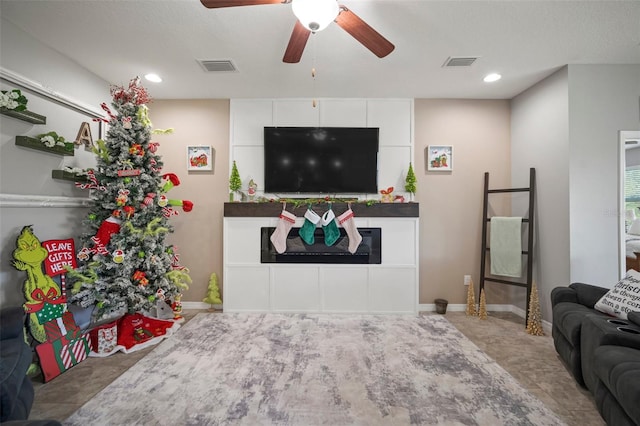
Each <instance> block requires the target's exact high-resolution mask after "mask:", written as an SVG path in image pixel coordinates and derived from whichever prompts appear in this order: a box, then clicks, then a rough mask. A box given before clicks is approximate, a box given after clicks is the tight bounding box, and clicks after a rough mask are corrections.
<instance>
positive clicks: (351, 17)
mask: <svg viewBox="0 0 640 426" xmlns="http://www.w3.org/2000/svg"><path fill="white" fill-rule="evenodd" d="M200 2H201V3H202V4H203V5H204V6H205V7H207V8H210V9H216V8H223V7H235V6H256V5H262V4H275V3H280V4H288V3H291V6H292V9H293V13H294V14H295V15H296V17H297V18H298V20H297V21H296V23H295V26H294V27H293V32H292V33H291V38H290V39H289V44H288V45H287V50H286V51H285V52H284V57H283V58H282V61H283V62H286V63H290V64H293V63H297V62H300V58H301V57H302V52H303V51H304V48H305V46H306V44H307V40H308V39H309V35H310V34H311V33H312V32H313V33H315V32H317V31H321V30H323V29H324V28H326V26H327V25H329V24H330V23H331V22H332V21H333V22H335V23H336V24H338V26H339V27H340V28H342V29H343V30H345V31H346V32H348V33H349V34H351V36H352V37H353V38H355V39H356V40H358V41H359V42H360V43H362V45H364V47H366V48H367V49H369V50H370V51H371V52H373V54H374V55H376V56H377V57H379V58H384V57H385V56H387V55H388V54H389V53H391V52H392V51H393V49H394V48H395V46H394V45H393V44H391V42H389V40H387V39H386V38H384V37H383V36H381V35H380V33H378V32H377V31H376V30H374V29H373V28H372V27H371V26H369V24H367V23H366V22H364V21H363V20H362V19H360V18H359V17H358V16H357V15H356V14H355V13H353V12H352V11H351V10H350V9H348V8H346V7H345V6H342V5H339V4H338V2H337V0H200Z"/></svg>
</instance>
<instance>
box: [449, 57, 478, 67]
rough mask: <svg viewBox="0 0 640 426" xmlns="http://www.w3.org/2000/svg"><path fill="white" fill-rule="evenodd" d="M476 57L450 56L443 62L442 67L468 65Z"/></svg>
mask: <svg viewBox="0 0 640 426" xmlns="http://www.w3.org/2000/svg"><path fill="white" fill-rule="evenodd" d="M476 59H478V57H477V56H475V57H474V56H465V57H460V56H458V57H454V56H450V57H448V58H447V60H446V61H445V62H444V65H442V66H443V67H470V66H471V65H472V64H473V63H474V62H475V61H476Z"/></svg>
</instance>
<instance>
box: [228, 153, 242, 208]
mask: <svg viewBox="0 0 640 426" xmlns="http://www.w3.org/2000/svg"><path fill="white" fill-rule="evenodd" d="M240 188H242V180H240V173H238V166H236V162H235V160H234V161H233V166H232V167H231V177H229V190H230V191H231V192H230V193H229V201H233V194H234V192H237V191H239V190H240Z"/></svg>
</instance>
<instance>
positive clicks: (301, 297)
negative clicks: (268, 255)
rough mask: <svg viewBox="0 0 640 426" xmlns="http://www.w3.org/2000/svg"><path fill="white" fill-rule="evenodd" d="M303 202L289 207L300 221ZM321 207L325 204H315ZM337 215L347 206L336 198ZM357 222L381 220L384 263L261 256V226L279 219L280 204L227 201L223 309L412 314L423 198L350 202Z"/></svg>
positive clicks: (360, 224) (373, 225)
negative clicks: (267, 259) (286, 260)
mask: <svg viewBox="0 0 640 426" xmlns="http://www.w3.org/2000/svg"><path fill="white" fill-rule="evenodd" d="M306 208H307V207H306V206H304V207H302V206H301V207H297V208H293V207H291V206H289V207H288V208H287V210H288V211H289V212H292V213H294V214H295V215H296V217H297V220H296V224H295V226H297V227H299V226H302V224H303V222H304V219H303V216H304V212H305V210H306ZM312 208H313V209H314V211H316V212H317V213H319V214H321V213H324V212H325V211H326V210H327V208H328V204H326V203H318V204H314V205H313V206H312ZM332 208H333V210H334V212H335V214H336V216H337V215H339V214H341V213H342V212H344V211H345V210H346V209H347V208H348V207H347V205H346V204H344V203H335V204H333V205H332ZM351 208H352V210H353V211H354V214H355V224H356V226H357V227H369V228H380V229H381V234H382V253H381V263H380V264H361V265H360V264H305V263H295V264H292V263H261V258H260V253H261V238H260V236H261V228H262V227H275V226H276V225H277V224H278V220H279V219H278V216H279V214H280V211H281V209H282V204H280V203H278V202H274V203H225V206H224V231H223V232H224V233H223V239H224V254H223V257H224V289H223V290H224V292H223V300H224V310H225V312H323V313H385V314H391V313H393V314H415V313H416V312H417V307H418V284H419V278H418V277H419V275H418V273H419V266H418V265H419V262H418V259H419V257H418V235H419V233H418V216H419V213H418V211H419V209H418V203H392V204H382V203H376V204H373V205H370V206H368V205H367V204H365V203H355V204H352V205H351Z"/></svg>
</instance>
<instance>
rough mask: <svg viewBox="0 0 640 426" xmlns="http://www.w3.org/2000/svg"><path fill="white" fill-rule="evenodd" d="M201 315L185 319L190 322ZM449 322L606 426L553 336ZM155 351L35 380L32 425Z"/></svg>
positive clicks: (539, 391) (559, 410)
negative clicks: (559, 352)
mask: <svg viewBox="0 0 640 426" xmlns="http://www.w3.org/2000/svg"><path fill="white" fill-rule="evenodd" d="M197 312H199V311H186V312H184V316H185V318H186V319H187V320H189V319H190V318H192V317H193V316H194V315H195V314H196V313H197ZM434 315H435V314H434ZM445 316H446V318H447V319H448V320H449V321H451V323H452V324H453V325H455V326H456V327H457V328H458V329H459V330H460V331H461V332H462V333H463V334H464V335H465V336H467V337H468V338H469V339H470V340H472V341H473V342H474V343H475V344H476V345H477V346H478V347H480V348H481V349H482V350H483V351H485V352H486V353H487V354H488V355H489V356H490V357H491V358H493V359H495V360H496V361H497V362H498V364H500V365H501V366H502V367H503V368H504V369H505V370H507V371H508V372H509V373H510V374H511V375H512V376H513V377H515V378H516V379H517V380H518V381H519V382H520V383H521V384H522V386H523V387H524V388H526V389H527V390H529V392H531V393H532V394H533V395H535V396H536V397H538V398H539V399H540V400H541V401H543V402H544V403H545V404H546V405H547V407H549V409H551V410H553V411H554V412H555V413H556V414H557V415H558V416H559V417H560V418H562V419H563V420H564V421H565V422H566V423H567V424H568V425H569V426H574V425H575V426H603V425H605V423H604V421H602V418H601V417H600V415H599V414H598V412H597V410H596V407H595V404H594V402H593V398H592V397H591V395H590V394H589V392H587V391H585V390H584V389H582V388H581V387H580V386H578V385H577V384H576V383H575V381H574V380H573V379H572V377H571V375H570V374H569V373H568V371H567V370H566V369H565V367H564V366H563V365H562V363H561V361H560V359H559V358H558V355H557V354H556V351H555V349H554V347H553V341H552V339H551V336H531V335H529V334H527V333H526V332H525V327H524V320H523V319H522V318H520V317H518V316H516V315H514V314H511V313H499V312H490V313H489V318H488V319H487V320H480V319H478V318H476V317H467V316H466V315H465V314H464V313H463V312H447V313H446V314H445ZM151 350H153V347H151V348H147V349H143V350H141V351H138V352H133V353H130V354H123V353H117V354H114V355H112V356H110V357H107V358H89V359H87V360H85V361H83V362H82V363H80V364H78V365H77V366H75V367H73V368H72V369H70V370H69V371H67V372H65V373H64V374H62V375H61V376H58V377H56V378H55V379H53V380H52V381H50V382H49V383H42V378H41V377H34V378H33V382H34V387H35V389H36V394H35V395H36V396H35V402H34V405H33V408H32V410H31V415H30V417H29V419H56V420H59V421H63V420H64V419H66V418H67V417H68V416H69V415H71V413H73V412H74V411H75V410H77V409H78V408H80V407H81V406H82V405H83V404H84V403H85V402H87V401H88V400H90V399H91V398H92V397H93V396H95V395H96V394H97V393H98V392H99V391H101V390H102V389H103V388H104V387H106V386H107V385H108V384H109V383H111V382H112V381H113V380H115V379H116V378H117V377H118V376H120V375H121V374H122V373H124V372H125V371H126V370H127V369H128V368H129V367H131V366H132V365H133V364H135V363H136V362H137V361H138V360H140V359H141V358H142V357H144V356H145V355H146V354H147V353H148V352H150V351H151Z"/></svg>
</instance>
